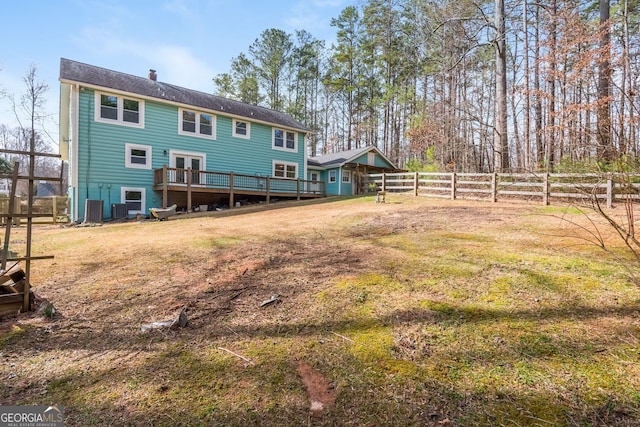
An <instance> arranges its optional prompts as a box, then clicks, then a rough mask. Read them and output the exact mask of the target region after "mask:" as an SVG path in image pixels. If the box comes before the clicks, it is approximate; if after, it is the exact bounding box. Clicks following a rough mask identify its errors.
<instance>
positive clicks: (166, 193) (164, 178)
mask: <svg viewBox="0 0 640 427" xmlns="http://www.w3.org/2000/svg"><path fill="white" fill-rule="evenodd" d="M168 185H169V177H168V176H167V165H162V207H163V209H166V208H167V206H169V189H168V188H167V186H168Z"/></svg>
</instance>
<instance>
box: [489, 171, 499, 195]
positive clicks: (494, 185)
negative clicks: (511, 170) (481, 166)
mask: <svg viewBox="0 0 640 427" xmlns="http://www.w3.org/2000/svg"><path fill="white" fill-rule="evenodd" d="M491 201H492V202H497V201H498V173H497V172H494V173H493V174H491Z"/></svg>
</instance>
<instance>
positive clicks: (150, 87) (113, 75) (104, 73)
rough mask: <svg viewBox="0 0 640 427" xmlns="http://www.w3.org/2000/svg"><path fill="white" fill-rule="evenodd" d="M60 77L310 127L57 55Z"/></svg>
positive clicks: (277, 113) (281, 115)
mask: <svg viewBox="0 0 640 427" xmlns="http://www.w3.org/2000/svg"><path fill="white" fill-rule="evenodd" d="M60 81H69V82H76V83H81V84H82V83H84V84H87V85H92V86H99V87H102V88H105V89H114V90H118V91H123V92H128V93H133V94H136V95H139V96H144V97H150V98H156V99H159V100H163V101H172V102H177V103H179V104H184V105H188V106H193V107H199V108H204V109H207V110H213V111H219V112H221V113H223V114H229V115H233V116H240V117H246V118H247V119H249V120H253V121H260V122H265V123H271V124H274V125H278V126H282V127H286V128H291V129H295V130H300V131H305V132H308V131H310V129H309V128H307V127H306V126H305V125H303V124H302V123H300V122H298V121H297V120H295V119H293V118H291V117H290V116H288V115H287V114H285V113H282V112H280V111H276V110H271V109H269V108H264V107H258V106H255V105H249V104H245V103H243V102H239V101H234V100H232V99H227V98H222V97H220V96H215V95H211V94H208V93H204V92H200V91H197V90H192V89H186V88H183V87H180V86H175V85H172V84H169V83H163V82H159V81H154V80H151V79H149V78H146V77H138V76H132V75H130V74H125V73H120V72H118V71H113V70H108V69H106V68H101V67H96V66H93V65H88V64H84V63H82V62H76V61H72V60H70V59H65V58H60Z"/></svg>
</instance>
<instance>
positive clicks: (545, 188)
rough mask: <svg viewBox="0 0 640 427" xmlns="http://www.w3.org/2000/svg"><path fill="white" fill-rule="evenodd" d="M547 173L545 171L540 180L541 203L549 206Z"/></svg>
mask: <svg viewBox="0 0 640 427" xmlns="http://www.w3.org/2000/svg"><path fill="white" fill-rule="evenodd" d="M549 188H550V187H549V173H548V172H547V173H545V174H544V177H543V181H542V204H543V205H545V206H549Z"/></svg>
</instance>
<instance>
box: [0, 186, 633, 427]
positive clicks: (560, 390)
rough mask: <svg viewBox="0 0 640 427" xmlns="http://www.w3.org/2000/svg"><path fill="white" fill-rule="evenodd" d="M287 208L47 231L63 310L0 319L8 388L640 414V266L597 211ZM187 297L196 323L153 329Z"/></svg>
mask: <svg viewBox="0 0 640 427" xmlns="http://www.w3.org/2000/svg"><path fill="white" fill-rule="evenodd" d="M274 206H278V205H274ZM283 206H288V207H283ZM280 207H281V208H279V209H271V210H263V211H255V212H251V211H250V210H249V209H246V210H243V209H239V210H237V211H236V212H235V213H234V215H217V216H210V217H205V216H202V217H194V218H189V219H179V220H172V221H163V222H152V221H144V222H139V223H138V222H130V223H125V224H111V225H104V226H102V227H91V228H90V227H85V228H58V227H53V226H48V227H41V228H37V229H36V230H35V231H34V255H38V254H42V255H47V254H53V255H55V259H54V260H45V261H35V262H34V263H33V271H32V283H33V286H34V287H35V290H36V294H37V295H38V296H39V297H41V298H44V299H46V300H48V301H50V302H51V303H52V304H53V305H54V307H55V309H56V313H55V315H54V316H53V318H52V319H48V318H47V317H46V316H44V315H42V314H36V313H30V314H27V315H20V316H17V317H15V316H12V317H8V318H4V319H3V320H1V321H0V378H1V381H0V404H2V405H14V404H19V405H28V404H41V405H48V404H60V405H62V406H63V407H64V408H65V413H66V425H67V426H91V425H96V426H107V425H111V426H200V425H212V426H216V425H219V426H251V425H255V426H305V425H313V426H335V425H340V426H409V425H414V426H447V425H451V426H616V427H620V426H638V425H640V287H639V286H638V283H637V282H636V281H634V280H632V279H631V278H630V270H628V269H626V268H625V267H624V264H627V265H628V266H632V267H634V268H633V269H635V270H638V269H637V267H639V265H638V261H637V260H634V259H633V258H632V256H631V255H630V254H628V253H626V252H625V251H624V250H623V249H624V248H623V246H622V244H621V243H620V242H618V241H616V240H615V239H613V237H612V235H611V232H610V230H609V229H608V228H607V227H606V226H605V225H602V222H601V221H600V219H599V218H597V217H592V218H588V217H587V216H585V215H583V214H580V213H579V212H578V211H576V210H575V209H563V208H559V207H555V208H551V207H549V208H544V207H541V206H539V205H534V204H513V205H511V204H505V203H498V204H489V203H483V202H469V201H446V200H434V199H425V198H413V197H409V196H394V195H391V196H388V197H387V203H385V204H376V203H374V201H373V198H371V197H368V198H360V199H350V200H340V201H335V200H334V201H326V202H325V203H321V204H309V205H295V204H289V205H280ZM617 211H619V213H620V214H622V211H623V208H622V207H619V208H617V209H614V213H618V212H617ZM563 218H564V219H563ZM590 221H595V222H594V224H596V225H597V224H600V225H597V228H598V230H599V231H600V232H601V233H602V235H603V238H604V239H606V240H607V241H608V244H609V245H610V248H611V249H612V253H608V252H605V251H603V250H602V249H600V248H598V247H596V245H594V244H592V243H590V240H591V237H590V234H589V233H587V230H584V229H581V228H579V227H577V226H576V225H575V224H573V223H576V224H581V225H584V226H585V227H587V228H588V230H591V231H593V230H594V229H593V225H592V223H591V222H590ZM23 241H24V227H22V228H20V229H18V230H17V231H15V232H14V234H13V235H12V247H13V248H15V249H14V250H17V251H18V252H20V250H21V244H22V242H23ZM633 269H632V270H633ZM272 295H279V297H278V299H277V301H276V302H274V303H271V304H267V305H265V306H262V307H261V303H262V302H263V301H266V300H269V299H270V298H271V296H272ZM183 307H186V313H187V317H188V319H189V323H188V325H187V326H186V327H185V328H172V329H166V328H156V329H151V330H147V331H145V332H143V331H142V330H141V327H142V325H145V324H150V323H152V322H159V321H166V320H171V319H173V318H174V317H175V316H176V315H177V314H178V313H179V312H180V310H181V309H182V308H183Z"/></svg>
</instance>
